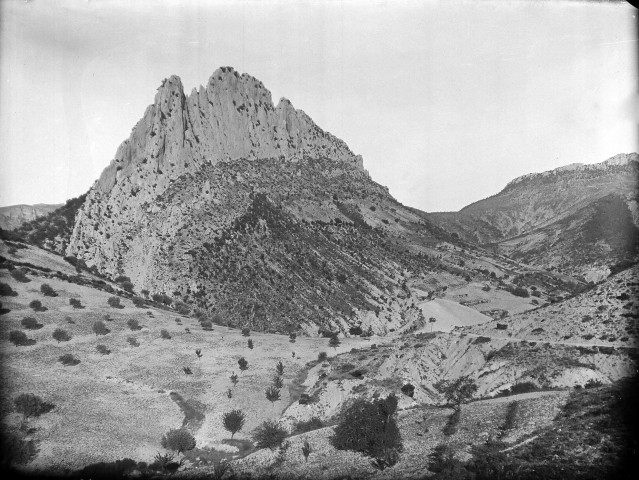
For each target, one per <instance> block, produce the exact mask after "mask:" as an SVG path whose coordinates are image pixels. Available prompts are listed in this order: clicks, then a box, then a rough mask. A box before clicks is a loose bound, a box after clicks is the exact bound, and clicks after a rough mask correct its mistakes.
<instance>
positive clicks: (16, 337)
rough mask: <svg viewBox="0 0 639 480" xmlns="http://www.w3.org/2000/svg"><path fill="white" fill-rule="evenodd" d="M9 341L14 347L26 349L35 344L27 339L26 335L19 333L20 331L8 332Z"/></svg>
mask: <svg viewBox="0 0 639 480" xmlns="http://www.w3.org/2000/svg"><path fill="white" fill-rule="evenodd" d="M9 341H10V342H11V343H13V344H14V345H15V346H16V347H26V346H28V345H33V344H34V343H36V342H35V340H31V339H29V338H28V337H27V335H26V333H24V332H21V331H20V330H11V331H10V332H9Z"/></svg>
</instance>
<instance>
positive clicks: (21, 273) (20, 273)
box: [9, 268, 31, 283]
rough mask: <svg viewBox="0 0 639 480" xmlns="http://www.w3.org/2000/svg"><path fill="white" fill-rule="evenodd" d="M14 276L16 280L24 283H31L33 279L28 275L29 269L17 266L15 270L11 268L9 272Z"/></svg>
mask: <svg viewBox="0 0 639 480" xmlns="http://www.w3.org/2000/svg"><path fill="white" fill-rule="evenodd" d="M9 275H11V276H12V277H13V279H14V280H17V281H18V282H22V283H29V282H30V281H31V279H30V278H29V277H27V271H26V270H24V269H22V268H16V269H15V270H11V273H9Z"/></svg>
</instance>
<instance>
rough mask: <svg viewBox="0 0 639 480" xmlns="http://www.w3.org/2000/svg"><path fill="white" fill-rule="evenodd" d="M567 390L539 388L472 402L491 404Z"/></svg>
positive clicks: (556, 393) (554, 393) (559, 393)
mask: <svg viewBox="0 0 639 480" xmlns="http://www.w3.org/2000/svg"><path fill="white" fill-rule="evenodd" d="M566 391H567V390H541V391H537V392H528V393H519V394H517V395H508V396H506V397H496V398H487V399H485V400H477V401H475V402H472V403H476V404H477V403H481V404H491V403H502V402H514V401H520V400H529V399H531V398H539V397H546V396H550V395H561V394H563V393H564V392H566Z"/></svg>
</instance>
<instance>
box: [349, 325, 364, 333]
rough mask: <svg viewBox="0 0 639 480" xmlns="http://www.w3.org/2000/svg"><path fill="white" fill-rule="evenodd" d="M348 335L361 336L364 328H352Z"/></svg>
mask: <svg viewBox="0 0 639 480" xmlns="http://www.w3.org/2000/svg"><path fill="white" fill-rule="evenodd" d="M348 333H350V334H351V335H361V334H362V333H363V331H362V327H360V326H356V327H351V328H349V329H348Z"/></svg>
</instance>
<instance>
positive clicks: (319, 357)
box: [317, 352, 328, 362]
mask: <svg viewBox="0 0 639 480" xmlns="http://www.w3.org/2000/svg"><path fill="white" fill-rule="evenodd" d="M327 358H328V354H327V353H326V352H319V354H318V355H317V361H319V362H323V361H325V360H326V359H327Z"/></svg>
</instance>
